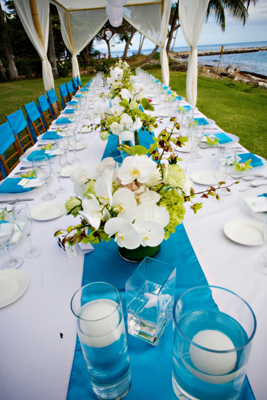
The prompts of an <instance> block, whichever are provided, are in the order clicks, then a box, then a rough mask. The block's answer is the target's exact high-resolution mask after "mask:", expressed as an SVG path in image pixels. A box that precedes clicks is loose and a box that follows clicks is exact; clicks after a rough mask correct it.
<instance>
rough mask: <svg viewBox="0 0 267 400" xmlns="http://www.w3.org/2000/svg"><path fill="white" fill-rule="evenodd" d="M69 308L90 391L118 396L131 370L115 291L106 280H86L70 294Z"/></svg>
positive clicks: (127, 385) (126, 385)
mask: <svg viewBox="0 0 267 400" xmlns="http://www.w3.org/2000/svg"><path fill="white" fill-rule="evenodd" d="M71 311H72V312H73V314H74V315H75V317H76V324H77V331H78V336H79V339H80V343H81V346H82V350H83V355H84V358H85V361H86V363H87V369H88V373H89V377H90V380H91V384H92V388H93V391H94V393H95V394H96V396H97V397H98V398H99V399H114V400H115V399H121V398H122V397H124V396H125V395H126V394H127V393H128V391H129V389H130V384H131V371H130V364H129V357H128V347H127V342H126V335H125V326H124V319H123V310H122V303H121V296H120V293H119V291H118V290H117V289H116V288H115V287H114V286H112V285H110V284H108V283H104V282H94V283H90V284H88V285H86V286H83V287H82V288H81V289H79V290H78V291H77V292H76V293H75V294H74V295H73V297H72V300H71Z"/></svg>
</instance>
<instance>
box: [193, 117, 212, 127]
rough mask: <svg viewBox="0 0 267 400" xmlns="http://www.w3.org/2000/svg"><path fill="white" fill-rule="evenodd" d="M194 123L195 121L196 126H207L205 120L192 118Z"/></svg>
mask: <svg viewBox="0 0 267 400" xmlns="http://www.w3.org/2000/svg"><path fill="white" fill-rule="evenodd" d="M194 121H197V123H198V125H208V124H209V123H208V121H207V120H206V119H205V118H194Z"/></svg>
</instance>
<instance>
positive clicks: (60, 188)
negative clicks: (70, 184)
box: [56, 156, 67, 194]
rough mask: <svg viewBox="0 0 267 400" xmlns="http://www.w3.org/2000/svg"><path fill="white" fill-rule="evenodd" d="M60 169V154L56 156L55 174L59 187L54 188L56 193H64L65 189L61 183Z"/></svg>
mask: <svg viewBox="0 0 267 400" xmlns="http://www.w3.org/2000/svg"><path fill="white" fill-rule="evenodd" d="M61 171H62V164H61V156H58V166H57V168H56V175H57V181H58V186H59V188H58V189H57V190H56V193H58V194H61V193H65V192H66V191H67V189H66V188H63V187H62V185H61V179H60V177H61Z"/></svg>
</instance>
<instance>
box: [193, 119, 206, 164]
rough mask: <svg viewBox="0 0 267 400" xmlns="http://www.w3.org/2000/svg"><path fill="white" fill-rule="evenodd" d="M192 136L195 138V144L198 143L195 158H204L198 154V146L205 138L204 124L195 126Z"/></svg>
mask: <svg viewBox="0 0 267 400" xmlns="http://www.w3.org/2000/svg"><path fill="white" fill-rule="evenodd" d="M192 134H193V135H194V136H195V143H196V151H195V158H196V159H199V158H202V156H201V155H200V154H198V150H199V146H198V145H199V143H200V142H201V139H202V138H203V135H204V126H203V125H202V124H199V125H197V126H194V127H193V131H192Z"/></svg>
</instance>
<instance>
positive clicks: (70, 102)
mask: <svg viewBox="0 0 267 400" xmlns="http://www.w3.org/2000/svg"><path fill="white" fill-rule="evenodd" d="M76 104H79V103H78V101H75V100H71V101H69V102H68V105H70V106H76Z"/></svg>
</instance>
